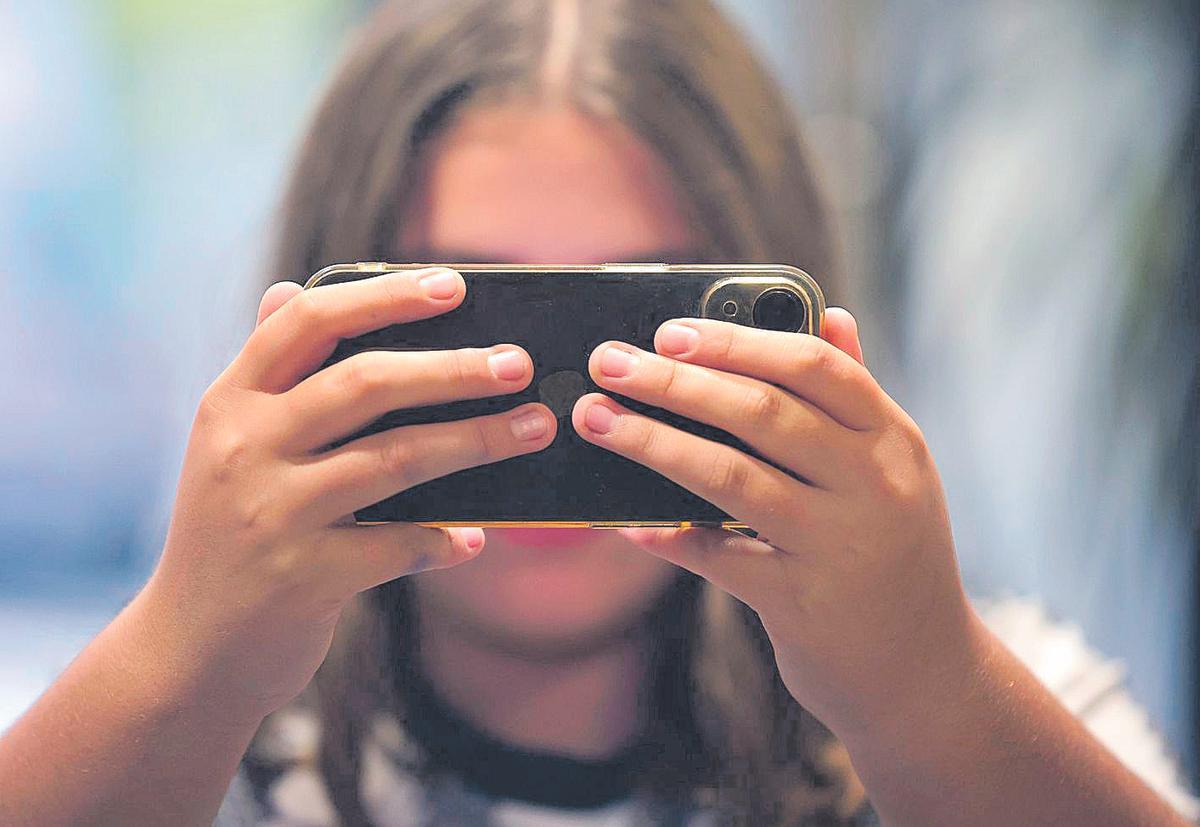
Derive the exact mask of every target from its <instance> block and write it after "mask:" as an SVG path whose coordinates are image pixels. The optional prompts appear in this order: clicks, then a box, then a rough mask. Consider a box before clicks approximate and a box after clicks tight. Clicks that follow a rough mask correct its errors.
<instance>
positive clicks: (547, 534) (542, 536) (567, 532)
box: [488, 528, 595, 548]
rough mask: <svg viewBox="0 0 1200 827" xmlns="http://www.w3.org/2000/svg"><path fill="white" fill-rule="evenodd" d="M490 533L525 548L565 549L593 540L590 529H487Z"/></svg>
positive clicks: (593, 535)
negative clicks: (496, 533)
mask: <svg viewBox="0 0 1200 827" xmlns="http://www.w3.org/2000/svg"><path fill="white" fill-rule="evenodd" d="M492 532H500V533H502V534H503V537H504V540H505V541H506V542H507V543H510V544H512V545H514V546H522V547H525V548H567V547H569V546H579V545H582V544H584V543H587V542H588V541H590V540H593V539H595V529H591V528H492V529H488V533H492Z"/></svg>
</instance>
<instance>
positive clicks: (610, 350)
mask: <svg viewBox="0 0 1200 827" xmlns="http://www.w3.org/2000/svg"><path fill="white" fill-rule="evenodd" d="M636 364H637V357H636V356H634V355H633V354H632V353H630V352H628V351H625V350H621V348H619V347H611V346H610V347H607V348H605V349H604V353H602V354H601V355H600V372H601V373H603V374H604V375H605V376H612V377H614V378H616V377H620V376H628V375H629V374H631V373H633V367H634V365H636Z"/></svg>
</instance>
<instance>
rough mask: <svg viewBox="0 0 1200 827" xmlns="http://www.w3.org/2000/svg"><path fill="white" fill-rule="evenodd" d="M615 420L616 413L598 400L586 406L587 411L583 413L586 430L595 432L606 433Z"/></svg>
mask: <svg viewBox="0 0 1200 827" xmlns="http://www.w3.org/2000/svg"><path fill="white" fill-rule="evenodd" d="M616 421H617V415H616V414H615V413H613V412H612V411H611V410H609V409H608V408H606V407H604V406H603V405H601V404H600V403H599V402H597V403H596V404H595V405H592V407H590V408H588V409H587V413H586V414H584V415H583V422H584V424H585V425H587V426H588V430H590V431H592V432H593V433H597V434H607V433H608V432H609V431H611V430H612V427H613V423H615V422H616Z"/></svg>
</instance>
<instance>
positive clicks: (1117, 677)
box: [974, 597, 1200, 819]
mask: <svg viewBox="0 0 1200 827" xmlns="http://www.w3.org/2000/svg"><path fill="white" fill-rule="evenodd" d="M974 604H975V608H976V609H977V611H978V612H979V615H980V617H982V618H983V621H984V623H986V624H987V626H988V628H990V629H991V630H992V632H993V634H995V635H996V636H997V637H998V638H1000V639H1001V640H1002V641H1004V643H1005V645H1006V646H1008V648H1009V649H1011V650H1012V652H1013V654H1015V655H1016V656H1017V657H1018V658H1020V659H1021V661H1022V662H1023V663H1024V664H1025V665H1026V666H1027V667H1028V668H1029V670H1030V671H1031V672H1033V674H1034V675H1036V676H1037V678H1038V679H1039V680H1041V682H1042V683H1043V684H1045V685H1046V687H1047V688H1048V689H1049V690H1050V691H1052V692H1053V693H1054V694H1055V696H1056V697H1057V698H1058V700H1059V702H1060V703H1061V704H1062V705H1063V706H1065V707H1066V708H1067V709H1069V710H1070V711H1071V712H1072V713H1073V714H1074V715H1075V716H1076V717H1077V718H1078V719H1079V720H1080V721H1082V722H1083V724H1084V725H1085V726H1086V727H1087V728H1088V730H1089V731H1091V733H1092V734H1093V735H1094V736H1096V739H1097V740H1099V741H1100V742H1101V743H1102V744H1104V745H1105V746H1106V747H1108V749H1109V750H1110V751H1112V753H1113V754H1114V755H1116V756H1117V758H1119V759H1120V760H1121V762H1122V763H1124V764H1125V766H1127V767H1129V769H1131V770H1132V771H1133V772H1134V773H1136V774H1137V775H1138V776H1139V777H1141V779H1142V780H1143V781H1145V782H1146V783H1147V784H1148V785H1149V786H1150V787H1152V788H1153V789H1154V790H1155V791H1156V792H1157V793H1158V794H1159V795H1161V796H1162V797H1163V798H1164V799H1166V800H1167V801H1169V802H1170V803H1171V804H1172V805H1173V806H1174V807H1175V809H1177V810H1178V811H1179V812H1180V813H1181V814H1183V815H1185V816H1187V817H1188V818H1191V819H1196V818H1200V800H1197V799H1196V798H1195V797H1194V796H1193V795H1192V794H1191V793H1190V792H1189V790H1188V789H1187V786H1186V784H1185V783H1184V782H1183V780H1182V778H1181V773H1180V771H1179V767H1178V765H1177V763H1176V762H1175V760H1174V759H1173V758H1172V756H1171V755H1170V751H1169V749H1168V747H1167V744H1166V742H1165V740H1164V739H1163V737H1162V735H1161V734H1160V733H1159V732H1157V731H1156V730H1155V728H1154V727H1153V725H1152V724H1151V723H1150V718H1149V715H1148V714H1147V713H1146V711H1145V709H1143V708H1142V707H1141V706H1140V705H1139V704H1138V703H1137V702H1136V701H1134V699H1133V697H1132V695H1130V693H1129V691H1128V689H1127V688H1126V687H1125V669H1124V666H1123V665H1122V664H1121V662H1120V661H1118V660H1114V659H1107V658H1105V657H1104V656H1102V655H1101V654H1100V653H1099V652H1097V651H1096V650H1095V649H1092V648H1091V647H1090V646H1088V644H1087V642H1086V641H1085V640H1084V638H1083V633H1082V631H1081V630H1080V629H1079V627H1078V626H1075V625H1073V624H1069V623H1062V622H1056V621H1054V620H1051V619H1050V618H1049V617H1048V616H1047V614H1046V612H1045V610H1044V609H1043V608H1042V606H1041V604H1039V603H1038V602H1036V601H1033V600H1029V599H1022V598H1011V597H1010V598H1004V599H997V600H976V601H974Z"/></svg>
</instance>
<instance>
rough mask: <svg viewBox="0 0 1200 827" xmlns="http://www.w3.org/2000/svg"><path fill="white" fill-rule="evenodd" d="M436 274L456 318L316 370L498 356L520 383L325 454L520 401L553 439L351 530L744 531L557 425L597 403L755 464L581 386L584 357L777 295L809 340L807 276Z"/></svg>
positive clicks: (378, 512) (637, 269)
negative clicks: (534, 409)
mask: <svg viewBox="0 0 1200 827" xmlns="http://www.w3.org/2000/svg"><path fill="white" fill-rule="evenodd" d="M428 266H430V265H427V264H386V263H379V262H368V263H358V264H349V265H334V266H331V267H326V268H324V269H323V270H321V271H319V272H318V273H316V274H315V275H314V276H313V277H312V278H311V279H309V281H308V283H307V284H306V285H305V288H306V289H313V288H316V287H319V286H320V285H324V284H332V283H337V282H345V281H351V280H355V279H363V278H370V277H372V276H375V275H379V274H381V273H383V272H386V271H390V270H400V269H414V268H419V267H428ZM445 266H449V267H453V268H454V269H455V270H457V271H458V272H459V273H461V274H462V277H463V279H464V281H465V282H466V286H467V290H466V296H465V298H464V299H463V301H462V303H461V304H460V305H459V306H458V307H456V308H455V309H453V310H451V311H449V312H447V313H445V314H442V315H440V316H435V317H433V318H429V319H422V320H419V321H416V322H410V323H406V324H399V325H391V326H388V327H384V328H381V329H379V330H376V331H372V332H371V333H368V334H365V335H362V336H357V337H354V338H352V339H344V340H342V341H341V342H340V343H339V344H338V346H337V348H336V349H335V350H334V352H333V353H332V354H331V355H330V357H329V359H328V360H326V362H325V363H324V364H323V365H322V368H324V367H327V366H328V365H331V364H334V363H335V362H337V361H339V360H341V359H345V358H346V357H348V356H350V355H352V354H354V353H357V352H359V351H361V350H367V349H392V350H443V349H446V350H449V349H454V348H460V347H490V346H492V345H495V344H499V343H512V344H517V345H520V346H521V347H523V348H524V349H525V350H526V351H528V353H529V355H530V356H531V357H532V360H533V368H534V376H533V380H532V381H531V382H530V384H529V385H528V386H527V387H526V388H525V389H524V390H522V391H520V392H518V393H513V394H506V395H502V396H493V397H487V398H484V399H471V400H459V401H454V402H451V403H448V404H442V405H431V406H424V407H419V408H408V409H403V410H397V411H393V412H391V413H388V414H386V415H384V416H382V417H380V418H378V419H376V420H375V421H374V422H372V423H371V424H370V425H368V426H367V427H366V428H364V429H362V430H360V431H358V432H356V433H354V434H349V435H347V436H346V437H345V438H343V439H341V440H339V441H338V442H336V443H333V445H331V446H330V447H337V446H338V445H342V444H345V443H346V442H350V441H351V440H354V439H357V438H359V437H362V436H365V435H368V434H372V433H376V432H378V431H382V430H384V429H387V428H395V427H398V426H403V425H410V424H416V423H423V422H438V421H446V420H455V419H465V418H468V417H472V416H479V415H482V414H491V413H499V412H503V411H507V410H510V409H512V408H514V407H516V406H517V405H520V404H523V403H526V402H531V401H541V402H543V403H545V404H546V405H547V406H548V407H549V408H550V409H551V410H552V411H554V413H555V414H557V416H558V420H559V421H558V432H557V435H556V436H555V439H554V441H553V442H552V443H551V444H550V446H549V447H547V448H545V449H544V450H542V451H538V452H535V453H532V454H525V455H522V456H518V457H512V458H509V459H505V460H501V461H499V462H495V463H491V464H488V465H482V466H477V467H474V468H468V469H464V470H462V471H457V472H454V473H452V474H449V475H446V476H444V477H440V478H438V479H434V480H430V481H428V482H425V483H422V484H420V485H417V486H414V487H412V488H409V489H407V490H404V491H401V492H399V493H397V494H395V495H393V496H391V497H389V498H387V499H385V500H382V501H381V502H378V503H375V504H374V505H372V506H369V507H367V508H364V509H361V510H359V511H357V512H355V519H356V521H357V522H358V523H360V524H373V523H383V522H396V521H403V522H414V523H420V524H423V525H432V526H456V525H467V526H485V527H486V526H574V527H595V528H617V527H622V526H688V525H707V526H721V527H726V528H736V529H745V528H747V526H746V525H745V524H744V523H741V522H739V521H737V520H735V519H733V518H732V517H731V516H730V515H728V514H726V513H725V512H724V511H722V510H721V509H719V508H717V507H716V506H715V505H713V504H712V503H709V502H707V501H706V500H704V499H702V498H701V497H699V496H697V495H695V494H693V493H692V492H690V491H688V490H687V489H686V488H683V487H682V486H680V485H677V484H676V483H674V482H672V481H671V480H669V479H667V478H666V477H664V476H662V475H661V474H659V473H658V472H656V471H653V470H651V469H650V468H647V467H646V466H644V465H641V464H639V463H636V462H634V461H632V460H628V459H626V458H624V457H621V456H619V455H617V454H615V453H613V452H611V451H608V450H606V449H604V448H601V447H599V446H596V445H593V444H591V443H589V442H587V441H586V440H584V439H583V438H582V437H580V436H579V435H578V434H577V433H576V432H575V429H574V427H573V426H572V424H571V421H570V414H571V409H572V407H573V405H574V402H575V400H577V399H578V398H579V397H580V396H582V395H584V394H585V393H588V392H592V391H600V392H602V393H605V394H607V395H609V396H611V397H612V398H613V399H615V400H617V401H618V402H620V403H621V404H623V405H626V406H627V407H629V408H630V409H632V410H634V411H637V412H639V413H643V414H645V415H647V416H650V417H653V418H655V419H658V420H660V421H663V422H666V423H668V424H670V425H673V426H675V427H677V428H681V429H683V430H686V431H690V432H692V433H695V434H698V435H700V436H702V437H705V438H707V439H712V440H716V441H719V442H723V443H725V444H728V445H732V446H734V447H736V448H738V449H739V450H742V451H745V452H746V453H748V454H751V455H752V456H755V457H758V458H759V459H764V461H766V460H765V458H763V457H761V455H759V454H757V453H756V452H754V451H753V450H752V449H750V447H749V446H748V445H746V444H745V443H743V442H742V441H741V440H739V439H737V438H736V437H734V436H733V435H732V434H729V433H728V432H726V431H724V430H721V429H719V428H715V427H713V426H710V425H707V424H705V423H701V422H697V421H695V420H692V419H688V418H686V417H683V416H680V415H678V414H675V413H673V412H671V411H667V410H665V409H662V408H658V407H654V406H651V405H647V404H645V403H642V402H639V401H638V400H635V399H631V398H629V397H626V396H623V395H621V394H617V393H613V392H612V391H608V390H604V389H603V388H600V387H598V386H597V385H596V384H595V383H594V382H593V381H592V379H591V377H590V376H589V375H588V371H587V361H588V356H589V355H590V353H591V352H592V351H593V350H594V349H595V348H596V347H597V346H598V345H600V344H601V343H602V342H605V341H608V340H610V339H612V340H619V341H624V342H629V343H631V344H633V345H636V346H637V347H639V348H642V349H645V350H648V351H651V352H653V351H654V333H655V331H656V330H657V328H658V327H659V325H660V324H661V323H662V322H664V321H666V320H668V319H672V318H679V317H708V318H717V319H725V320H728V321H732V322H734V323H737V324H748V325H754V318H753V307H752V303H751V302H750V297H752V296H754V295H757V294H758V293H762V292H765V291H766V290H768V289H781V290H785V291H787V292H789V293H791V294H792V295H793V296H794V297H796V298H798V299H799V303H800V304H799V306H800V307H801V308H802V313H803V322H802V324H801V326H800V327H799V330H800V331H801V332H804V333H811V334H814V335H820V331H821V324H822V322H823V320H824V314H825V300H824V297H823V296H822V293H821V290H820V288H819V287H818V286H817V283H816V282H815V281H814V280H813V279H812V278H811V277H810V276H809V275H808V274H807V273H805V272H803V271H802V270H799V269H797V268H794V267H789V266H785V265H748V264H737V265H678V264H674V265H667V264H604V265H597V266H537V267H534V266H524V265H500V264H448V265H445ZM785 301H787V302H789V303H790V302H791V299H785ZM789 306H791V307H795V306H796V305H789ZM789 329H790V328H789ZM772 465H774V463H772ZM775 467H779V466H777V465H776V466H775ZM781 470H785V471H787V469H781ZM788 473H790V472H788ZM793 476H794V475H793Z"/></svg>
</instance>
